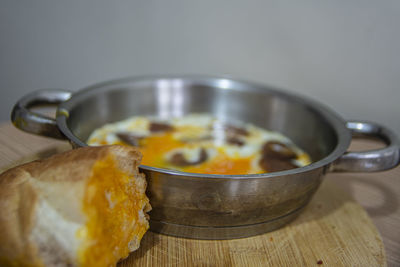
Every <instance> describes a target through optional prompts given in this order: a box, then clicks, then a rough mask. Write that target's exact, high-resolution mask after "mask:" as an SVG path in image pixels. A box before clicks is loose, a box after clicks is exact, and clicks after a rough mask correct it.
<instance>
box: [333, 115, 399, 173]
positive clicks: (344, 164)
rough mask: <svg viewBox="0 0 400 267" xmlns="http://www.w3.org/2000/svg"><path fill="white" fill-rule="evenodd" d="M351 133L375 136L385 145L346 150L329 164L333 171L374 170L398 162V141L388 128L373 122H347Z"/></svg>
mask: <svg viewBox="0 0 400 267" xmlns="http://www.w3.org/2000/svg"><path fill="white" fill-rule="evenodd" d="M346 127H347V128H348V129H349V130H351V132H352V135H353V136H355V137H357V136H361V137H362V136H364V137H377V138H379V139H381V140H382V141H384V142H385V143H386V145H387V146H386V147H385V148H382V149H377V150H369V151H361V152H346V153H345V154H343V155H342V156H341V157H340V158H338V159H337V160H336V161H335V162H333V164H332V166H331V171H334V172H375V171H384V170H388V169H391V168H394V167H396V166H397V165H398V164H399V163H400V142H399V139H398V138H397V136H396V135H395V134H394V133H393V132H392V131H391V130H389V129H388V128H386V127H383V126H381V125H379V124H376V123H373V122H353V121H351V122H347V124H346Z"/></svg>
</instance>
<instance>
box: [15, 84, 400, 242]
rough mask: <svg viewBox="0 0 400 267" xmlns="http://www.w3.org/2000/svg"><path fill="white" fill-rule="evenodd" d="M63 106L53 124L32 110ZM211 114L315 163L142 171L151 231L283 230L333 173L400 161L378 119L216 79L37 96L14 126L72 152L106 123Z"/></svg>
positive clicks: (205, 234) (26, 102)
mask: <svg viewBox="0 0 400 267" xmlns="http://www.w3.org/2000/svg"><path fill="white" fill-rule="evenodd" d="M41 104H47V105H48V104H51V105H56V106H57V115H56V118H55V119H52V118H49V117H45V116H43V115H40V114H37V113H35V112H33V111H32V110H31V108H32V107H34V106H37V105H41ZM187 113H209V114H212V115H214V116H216V117H218V118H219V119H222V120H226V121H237V120H239V121H243V122H250V123H253V124H255V125H257V126H260V127H264V128H266V129H269V130H273V131H278V132H281V133H283V134H284V135H286V136H288V137H289V138H290V139H292V140H293V141H294V142H295V143H296V144H297V145H298V146H300V147H301V148H302V149H304V150H305V151H307V152H308V153H309V154H310V155H311V157H312V160H313V163H312V164H311V165H308V166H306V167H302V168H298V169H292V170H288V171H281V172H275V173H267V174H256V175H207V174H193V173H184V172H179V171H173V170H167V169H160V168H154V167H151V166H144V165H142V166H141V170H142V171H143V172H144V173H145V174H146V175H147V179H148V183H149V186H148V195H149V197H150V202H151V204H152V206H153V210H152V211H151V214H150V216H151V230H153V231H155V232H160V233H165V234H169V235H175V236H181V237H190V238H201V239H229V238H239V237H247V236H252V235H256V234H260V233H264V232H267V231H271V230H274V229H276V228H278V227H281V226H283V225H284V224H286V223H287V222H289V221H291V220H292V219H294V218H295V217H296V216H297V215H298V214H299V213H300V212H301V211H302V210H303V208H304V207H305V206H306V205H307V203H308V202H309V201H310V199H311V197H312V196H313V194H314V192H315V191H316V190H317V189H318V186H319V185H320V183H321V181H322V179H323V176H324V174H325V173H326V172H336V171H349V172H354V171H357V172H360V171H362V172H371V171H383V170H386V169H390V168H393V167H395V166H397V165H398V164H399V160H400V159H399V153H400V150H399V146H400V143H399V140H398V139H397V137H396V136H395V135H394V134H393V133H392V132H391V131H390V130H388V129H386V128H384V127H382V126H379V125H377V124H375V123H371V122H345V121H344V120H343V119H341V118H340V117H339V116H338V115H337V114H335V113H334V112H333V111H331V110H329V109H328V108H326V107H324V106H322V105H321V104H319V103H316V102H314V101H311V100H309V99H306V98H304V97H300V96H297V95H294V94H291V93H286V92H283V91H281V90H277V89H274V88H271V87H267V86H262V85H258V84H253V83H249V82H242V81H237V80H232V79H228V78H215V77H198V76H183V77H136V78H135V77H134V78H126V79H120V80H114V81H110V82H105V83H101V84H97V85H94V86H90V87H87V88H84V89H82V90H79V91H78V92H76V93H72V92H69V91H65V90H39V91H36V92H33V93H31V94H29V95H27V96H25V97H23V98H22V99H21V100H20V101H18V102H17V103H16V105H15V107H14V109H13V112H12V121H13V123H14V125H15V126H16V127H18V128H20V129H22V130H24V131H27V132H31V133H35V134H39V135H44V136H48V137H53V138H58V139H67V140H69V141H70V142H71V144H72V145H73V146H74V147H79V146H86V143H85V140H86V139H87V138H88V136H89V134H90V133H91V132H92V131H93V130H94V129H96V128H98V127H100V126H102V125H103V124H105V123H109V122H113V121H118V120H122V119H125V118H127V117H130V116H133V115H157V116H160V117H164V118H167V117H176V116H181V115H183V114H187ZM352 135H367V136H373V137H378V138H380V139H382V140H383V141H385V142H386V144H387V147H385V148H383V149H379V150H374V151H364V152H346V150H347V148H348V146H349V143H350V141H351V138H352Z"/></svg>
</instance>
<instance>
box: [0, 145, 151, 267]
mask: <svg viewBox="0 0 400 267" xmlns="http://www.w3.org/2000/svg"><path fill="white" fill-rule="evenodd" d="M140 160H141V154H140V152H138V150H137V149H135V148H134V147H128V146H117V145H114V146H103V147H84V148H78V149H75V150H72V151H68V152H66V153H62V154H58V155H55V156H53V157H50V158H48V159H45V160H41V161H34V162H31V163H28V164H25V165H21V166H19V167H16V168H13V169H10V170H8V171H6V172H4V173H3V174H1V175H0V237H1V242H0V266H115V265H116V263H117V261H118V260H120V259H122V258H125V257H127V256H128V254H129V253H130V252H132V251H134V250H136V249H137V248H138V247H139V242H140V240H141V238H142V236H143V235H144V233H145V232H146V231H147V229H148V228H149V224H148V220H147V219H148V218H147V214H146V212H148V211H149V210H150V209H151V207H150V204H149V200H148V198H147V197H146V195H145V190H146V180H145V177H144V175H143V174H141V173H139V171H138V166H139V163H140Z"/></svg>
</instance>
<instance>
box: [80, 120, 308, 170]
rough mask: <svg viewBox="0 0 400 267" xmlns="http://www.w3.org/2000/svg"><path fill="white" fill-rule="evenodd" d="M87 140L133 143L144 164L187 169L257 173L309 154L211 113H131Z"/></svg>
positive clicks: (301, 162)
mask: <svg viewBox="0 0 400 267" xmlns="http://www.w3.org/2000/svg"><path fill="white" fill-rule="evenodd" d="M87 143H88V144H89V145H93V146H96V145H106V144H122V145H133V146H137V147H138V148H139V150H140V151H141V152H142V154H143V160H142V164H143V165H147V166H152V167H159V168H166V169H173V170H178V171H184V172H191V173H205V174H257V173H266V172H274V171H281V170H288V169H292V168H297V167H302V166H306V165H308V164H310V163H311V159H310V157H309V155H308V154H307V153H305V152H304V151H303V150H301V149H300V148H299V147H297V146H296V145H295V144H294V143H293V142H292V141H291V140H290V139H289V138H287V137H285V136H284V135H282V134H280V133H278V132H272V131H268V130H265V129H263V128H260V127H257V126H255V125H253V124H250V123H241V122H235V123H233V122H227V121H223V120H220V119H218V118H216V117H213V116H211V115H209V114H189V115H185V116H182V117H176V118H171V119H167V120H161V119H160V118H157V117H150V116H134V117H131V118H128V119H126V120H123V121H119V122H114V123H110V124H106V125H104V126H102V127H100V128H98V129H96V130H95V131H94V132H93V133H92V134H91V135H90V137H89V139H88V140H87Z"/></svg>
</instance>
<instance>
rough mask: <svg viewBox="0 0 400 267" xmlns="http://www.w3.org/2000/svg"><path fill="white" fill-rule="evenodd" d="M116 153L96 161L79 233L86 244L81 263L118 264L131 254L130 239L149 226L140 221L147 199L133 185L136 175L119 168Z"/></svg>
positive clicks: (139, 235) (81, 254) (83, 245)
mask: <svg viewBox="0 0 400 267" xmlns="http://www.w3.org/2000/svg"><path fill="white" fill-rule="evenodd" d="M116 164H117V163H116V160H115V159H114V157H113V156H108V157H107V158H105V159H104V160H102V161H97V162H96V163H95V164H94V166H93V170H92V176H91V177H90V178H89V180H88V182H87V186H86V191H85V195H84V200H83V212H84V213H85V214H86V217H87V222H86V225H85V227H83V228H81V229H80V230H78V232H77V236H78V238H81V240H83V244H82V246H81V248H80V250H79V251H78V259H79V262H80V265H81V266H115V263H116V262H117V260H119V259H120V258H125V257H127V256H128V254H129V252H130V249H129V242H130V241H131V240H138V241H140V239H141V238H142V237H143V235H144V233H145V232H146V231H147V229H148V228H149V225H148V223H147V221H145V220H139V211H141V210H142V209H143V207H144V206H145V204H146V203H147V201H148V199H147V197H146V196H145V195H144V194H143V193H140V192H138V191H137V190H136V189H135V186H134V184H135V183H134V179H135V178H134V177H133V176H132V175H129V174H126V173H124V172H122V171H121V170H119V169H118V168H117V166H116Z"/></svg>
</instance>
